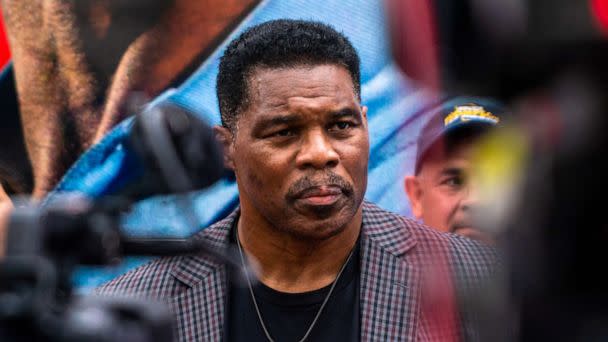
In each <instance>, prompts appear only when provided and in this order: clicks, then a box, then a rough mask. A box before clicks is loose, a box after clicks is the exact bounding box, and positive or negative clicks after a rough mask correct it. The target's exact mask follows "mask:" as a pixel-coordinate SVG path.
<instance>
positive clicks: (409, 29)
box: [386, 0, 441, 89]
mask: <svg viewBox="0 0 608 342" xmlns="http://www.w3.org/2000/svg"><path fill="white" fill-rule="evenodd" d="M386 4H387V11H388V18H389V29H390V32H391V47H392V50H393V55H394V57H395V60H396V61H397V64H398V65H399V67H401V69H402V70H403V71H404V72H405V74H406V75H408V76H409V77H411V78H413V79H414V80H417V81H420V82H422V84H425V85H426V86H428V87H430V88H432V89H439V88H440V86H441V84H440V74H439V73H440V70H439V55H438V54H439V51H438V50H437V38H438V37H437V34H438V32H437V25H436V22H435V9H434V2H433V1H428V0H387V2H386Z"/></svg>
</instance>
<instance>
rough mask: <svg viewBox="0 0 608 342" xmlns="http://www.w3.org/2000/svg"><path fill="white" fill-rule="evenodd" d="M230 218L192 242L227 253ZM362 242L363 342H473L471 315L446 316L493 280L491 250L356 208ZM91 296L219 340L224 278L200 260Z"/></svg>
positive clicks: (153, 270)
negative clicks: (141, 305) (122, 299)
mask: <svg viewBox="0 0 608 342" xmlns="http://www.w3.org/2000/svg"><path fill="white" fill-rule="evenodd" d="M237 215H238V214H237V212H234V213H232V214H231V215H230V216H228V217H227V218H226V219H224V220H222V221H219V222H217V223H216V224H214V225H212V226H210V227H209V228H207V229H204V230H203V231H201V232H200V233H198V234H197V235H196V237H197V238H203V239H206V240H207V241H208V242H210V243H211V244H212V245H214V246H216V247H218V248H224V247H226V246H228V244H229V236H230V234H229V233H230V229H231V226H232V223H233V221H234V220H235V218H236V217H237ZM361 234H362V235H361V274H360V277H361V278H360V279H361V281H360V284H361V285H360V286H361V287H360V303H361V308H360V310H361V311H360V312H361V316H360V317H361V321H360V322H361V323H360V330H361V340H362V341H429V340H441V341H457V340H460V339H461V338H464V339H465V340H475V339H476V335H475V331H474V329H472V328H471V327H473V326H474V325H473V323H471V322H473V321H474V319H473V318H472V317H473V315H471V314H470V313H467V310H462V309H461V310H451V309H452V308H456V305H455V304H459V303H463V301H464V300H466V298H467V297H468V296H470V295H474V294H475V293H476V292H477V291H478V290H479V289H481V287H482V286H484V281H486V280H487V279H489V278H490V276H491V275H492V274H493V269H494V268H495V266H494V264H495V262H496V260H497V259H496V253H495V252H494V250H493V249H492V248H489V247H485V246H483V245H481V244H478V243H477V242H474V241H472V240H469V239H466V238H463V237H460V236H457V235H453V234H443V233H439V232H436V231H434V230H431V229H429V228H427V227H425V226H423V225H421V224H419V223H417V222H415V221H413V220H410V219H407V218H404V217H402V216H399V215H396V214H393V213H389V212H387V211H384V210H382V209H380V208H378V207H377V206H375V205H373V204H370V203H364V204H363V224H362V229H361ZM432 270H434V271H432ZM429 279H430V280H434V281H432V282H430V283H429V282H427V281H428V280H429ZM452 283H454V284H455V286H452ZM446 289H447V291H444V290H446ZM97 293H98V294H100V295H126V296H138V297H141V296H144V297H146V298H149V299H154V300H161V301H164V302H166V303H168V305H169V306H170V308H171V310H172V312H173V313H174V315H175V317H176V322H175V327H176V332H175V333H176V336H177V338H178V340H180V341H221V340H222V335H223V328H224V324H225V317H224V316H225V312H226V305H225V304H226V301H227V295H228V286H227V271H226V268H225V266H223V265H220V264H217V263H215V262H214V261H212V260H211V259H208V258H206V257H204V256H179V257H168V258H162V259H158V260H155V261H152V262H150V263H148V264H146V265H143V266H141V267H139V268H136V269H134V270H132V271H130V272H128V273H126V274H124V275H122V276H120V277H118V278H116V279H114V280H112V281H111V282H109V283H107V284H105V285H104V286H102V287H100V288H99V289H98V290H97ZM429 293H430V294H429ZM452 295H453V296H452ZM463 298H464V299H463ZM452 304H454V305H452ZM438 308H439V309H440V310H437V309H438ZM437 312H439V313H440V314H439V315H435V314H434V313H437ZM437 317H439V318H437ZM454 322H457V323H456V324H454Z"/></svg>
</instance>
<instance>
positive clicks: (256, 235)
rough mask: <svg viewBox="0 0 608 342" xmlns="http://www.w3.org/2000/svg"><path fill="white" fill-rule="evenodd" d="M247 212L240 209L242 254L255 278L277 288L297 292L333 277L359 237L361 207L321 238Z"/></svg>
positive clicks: (239, 232) (323, 284)
mask: <svg viewBox="0 0 608 342" xmlns="http://www.w3.org/2000/svg"><path fill="white" fill-rule="evenodd" d="M251 216H254V217H251ZM251 216H249V215H247V213H243V212H242V211H241V217H240V218H239V222H238V229H237V233H238V238H239V241H240V242H241V245H242V247H243V249H244V252H245V253H246V255H247V256H248V257H253V258H254V259H255V261H256V262H257V266H258V267H259V269H258V270H257V271H258V274H257V275H258V278H259V280H260V281H261V282H262V283H264V284H265V285H266V286H268V287H270V288H272V289H274V290H277V291H280V292H286V293H301V292H308V291H313V290H316V289H320V288H322V287H324V286H327V285H329V284H331V283H332V282H333V281H334V280H335V278H336V275H337V273H338V272H339V270H340V268H341V267H342V265H343V264H344V262H345V261H346V259H347V258H348V255H349V254H350V252H351V250H352V249H353V248H354V246H355V244H356V242H357V239H358V237H359V233H360V231H361V222H362V209H361V208H359V210H358V211H357V213H356V214H355V216H354V217H353V219H352V220H351V222H349V223H348V224H347V226H346V227H345V229H344V230H342V231H341V232H340V233H339V234H337V235H335V236H332V237H331V238H328V239H326V240H322V241H319V240H306V239H302V238H299V237H296V236H294V235H292V234H289V233H286V232H284V231H282V230H279V229H277V228H276V227H273V226H272V225H271V224H269V223H268V222H267V221H266V222H264V220H256V217H255V215H251Z"/></svg>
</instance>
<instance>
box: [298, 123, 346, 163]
mask: <svg viewBox="0 0 608 342" xmlns="http://www.w3.org/2000/svg"><path fill="white" fill-rule="evenodd" d="M339 160H340V156H339V155H338V153H337V152H336V150H335V149H334V146H333V145H332V141H331V140H330V138H329V137H327V136H326V134H324V132H323V131H322V130H320V129H318V130H313V131H311V132H308V134H306V135H305V136H304V139H303V142H302V145H301V147H300V151H299V152H298V156H297V158H296V165H297V167H298V168H300V169H305V168H315V169H324V168H327V167H335V166H336V165H338V163H339Z"/></svg>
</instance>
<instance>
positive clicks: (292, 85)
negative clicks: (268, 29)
mask: <svg viewBox="0 0 608 342" xmlns="http://www.w3.org/2000/svg"><path fill="white" fill-rule="evenodd" d="M249 93H250V102H249V105H248V108H247V109H245V110H244V111H243V112H242V113H241V114H240V116H239V118H238V120H237V127H236V128H235V130H234V132H233V133H228V131H227V129H225V128H221V129H220V130H222V131H223V132H224V134H223V135H226V134H234V136H233V137H232V140H231V141H230V142H227V141H226V140H225V139H224V143H225V145H226V147H227V148H226V156H227V157H226V158H227V164H228V166H229V167H232V168H233V169H234V171H235V174H236V178H237V183H238V187H239V193H240V201H241V207H242V211H243V214H245V212H246V211H247V212H248V213H249V214H250V215H252V214H253V215H254V216H258V217H259V218H260V219H261V220H265V221H266V222H267V223H269V224H270V225H272V226H273V227H274V228H276V229H279V230H282V231H285V232H288V233H290V234H292V235H294V236H297V237H299V238H306V239H325V238H328V237H331V236H334V235H335V234H337V233H339V232H341V231H342V230H343V229H344V228H345V225H346V224H347V223H349V222H350V221H351V220H352V218H353V216H354V215H355V213H357V211H358V210H359V208H360V205H361V202H362V200H363V196H364V193H365V189H366V186H367V164H368V157H369V138H368V132H367V117H366V115H367V108H365V107H361V105H360V103H359V100H358V97H357V95H356V93H355V91H354V88H353V82H352V80H351V77H350V74H349V72H348V71H347V69H345V68H344V67H341V66H338V65H317V66H295V67H289V68H281V69H270V68H256V69H255V70H254V71H253V73H252V75H251V76H250V79H249Z"/></svg>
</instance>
